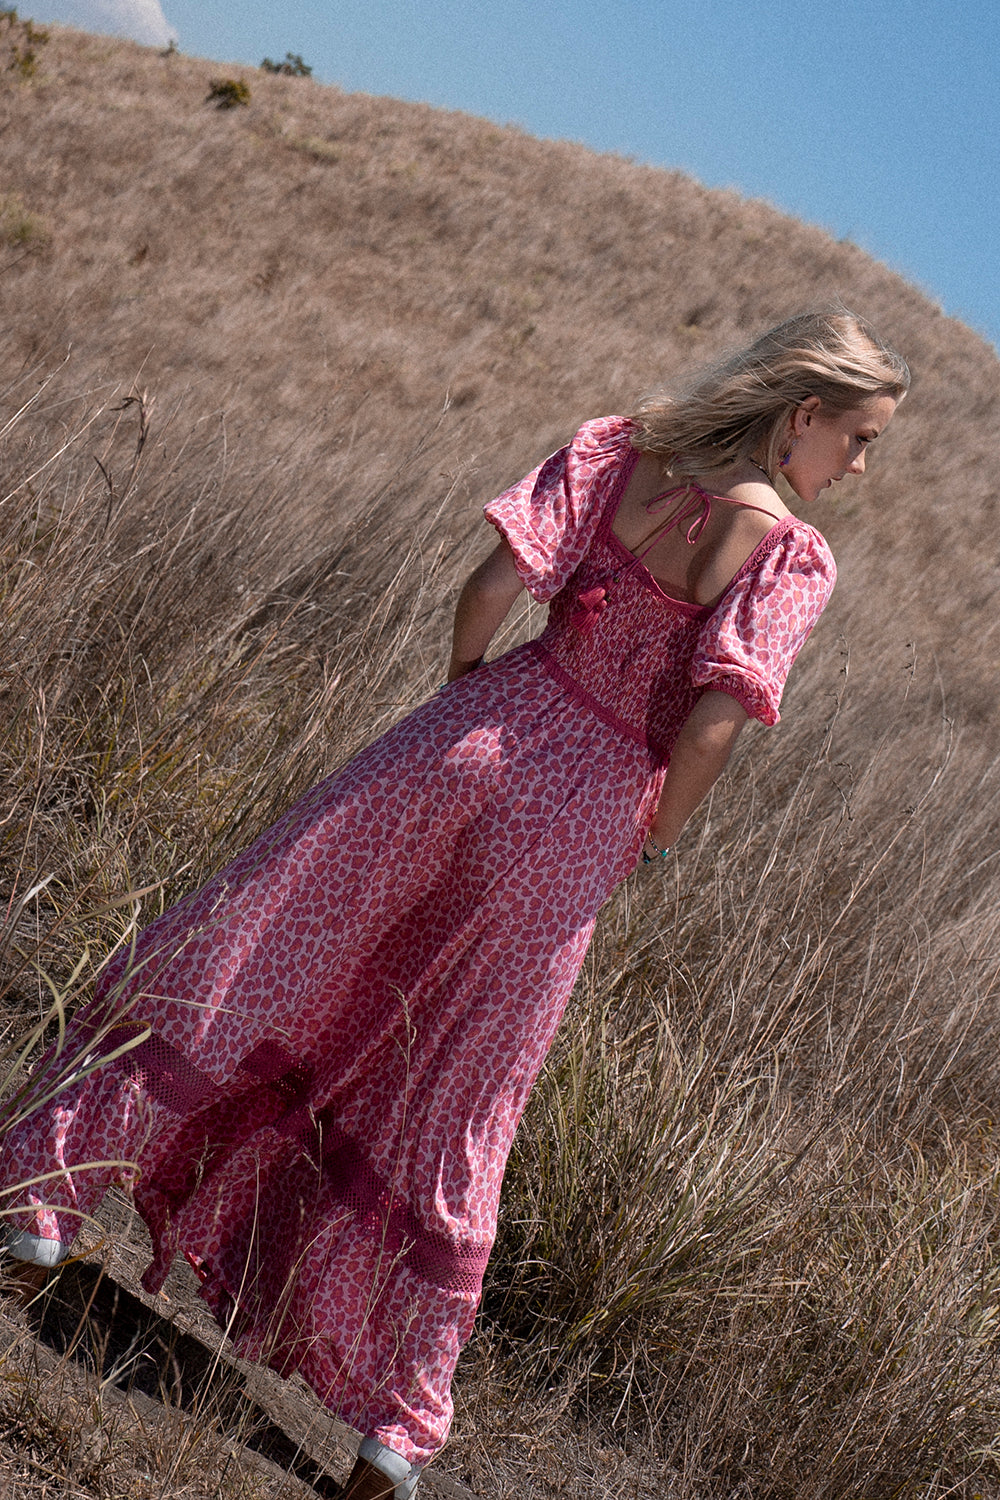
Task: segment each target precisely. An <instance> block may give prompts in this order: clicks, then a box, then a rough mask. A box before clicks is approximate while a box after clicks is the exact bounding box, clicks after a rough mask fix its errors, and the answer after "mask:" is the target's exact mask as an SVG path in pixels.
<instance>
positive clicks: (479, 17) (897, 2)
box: [21, 0, 1000, 345]
mask: <svg viewBox="0 0 1000 1500" xmlns="http://www.w3.org/2000/svg"><path fill="white" fill-rule="evenodd" d="M21 13H22V14H29V13H30V14H33V15H34V16H35V17H36V19H38V20H64V21H66V22H67V23H69V24H72V25H78V26H86V27H88V28H89V29H91V30H95V31H96V30H102V31H103V30H108V31H119V32H121V33H122V34H131V35H134V36H136V37H137V39H139V40H144V41H149V42H154V43H155V42H156V41H157V40H163V39H165V37H166V35H167V34H168V33H172V34H174V35H175V36H176V38H177V43H178V45H179V47H180V49H181V51H182V52H187V53H191V54H194V55H196V56H200V57H210V58H214V59H217V60H219V61H231V62H238V63H243V64H246V65H249V66H256V65H258V64H259V63H260V60H261V58H262V57H264V56H269V57H272V58H278V59H280V58H281V57H283V56H284V54H285V53H286V52H289V51H290V52H294V53H299V54H301V56H302V57H303V58H304V59H305V61H306V62H307V63H308V64H310V65H311V66H312V68H313V72H314V76H315V77H316V78H319V79H321V80H322V81H324V82H329V83H337V84H340V85H341V86H342V87H344V88H347V89H352V90H354V89H358V90H363V91H365V92H367V93H372V94H393V95H395V96H397V97H399V98H404V99H416V100H423V101H426V102H427V103H430V104H435V105H441V106H443V107H445V108H449V109H463V110H467V111H469V112H470V113H472V114H479V115H487V116H489V117H490V118H492V119H494V120H497V121H499V122H501V123H507V122H513V123H516V124H518V125H520V126H522V127H523V128H525V129H526V130H529V131H531V133H532V134H534V135H540V136H551V137H559V138H564V139H570V140H577V141H582V142H583V143H584V144H586V145H588V146H592V147H594V148H595V149H597V150H602V151H603V150H608V151H618V152H622V153H623V154H625V155H629V156H632V157H634V158H636V159H637V160H639V161H645V162H650V163H653V164H654V165H660V166H667V167H680V168H682V169H683V170H685V171H687V172H690V173H691V174H692V175H693V176H695V177H697V178H698V179H699V180H700V181H701V182H703V183H705V184H707V185H708V186H711V187H732V188H736V189H737V190H739V191H740V192H742V193H745V194H747V195H748V196H751V197H759V198H765V199H767V200H768V201H769V202H771V203H773V204H775V205H776V206H777V207H778V208H781V209H784V210H786V211H787V212H789V213H792V214H795V215H796V216H797V217H799V218H802V219H805V220H807V221H808V222H810V223H814V224H819V225H821V226H822V227H823V228H825V229H827V230H829V231H830V232H831V233H832V234H834V235H835V236H837V237H838V238H840V237H846V238H848V239H851V240H853V241H855V243H857V244H859V245H861V246H862V247H863V248H864V249H866V250H868V251H870V252H871V253H872V254H873V255H876V256H877V257H878V258H879V259H880V260H884V261H886V262H887V263H888V264H889V265H891V266H892V267H893V268H894V269H895V270H898V271H900V272H902V274H904V275H905V276H907V277H908V278H909V279H910V280H912V281H914V282H916V283H917V285H918V286H920V287H921V288H922V290H924V291H925V292H926V293H928V294H929V295H930V296H931V297H932V298H933V299H934V300H935V301H936V302H939V303H940V304H941V305H942V306H943V307H944V309H945V311H946V312H948V313H951V314H953V315H954V316H956V317H960V318H963V319H965V321H966V322H968V323H970V324H971V325H972V327H973V328H975V329H976V330H977V331H978V332H979V333H982V334H983V335H985V336H986V337H987V338H989V339H991V340H992V341H993V342H994V344H997V345H1000V264H998V261H1000V206H998V205H1000V192H998V190H997V188H996V187H995V177H996V174H997V171H998V162H1000V124H998V115H1000V5H998V4H997V0H967V3H965V4H963V5H958V4H957V3H956V0H882V3H880V4H876V3H875V0H826V3H819V4H815V3H814V4H806V3H798V4H792V3H790V0H604V3H600V4H599V3H597V0H493V3H492V4H491V5H488V6H480V5H475V4H471V5H470V4H469V0H285V3H283V4H282V5H281V7H280V9H279V7H277V6H275V5H273V4H264V3H262V0H240V3H239V4H236V3H233V0H230V3H228V4H221V3H218V4H215V3H211V0H38V3H36V4H35V5H34V6H32V5H31V4H30V3H22V5H21Z"/></svg>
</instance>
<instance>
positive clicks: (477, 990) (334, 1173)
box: [4, 418, 835, 1465]
mask: <svg viewBox="0 0 1000 1500" xmlns="http://www.w3.org/2000/svg"><path fill="white" fill-rule="evenodd" d="M629 432H630V428H629V424H628V423H627V422H626V421H625V420H623V419H620V418H605V419H600V420H597V421H592V422H588V423H587V424H586V425H585V426H584V427H582V428H581V429H580V431H579V432H578V433H577V434H576V437H575V438H574V439H573V441H572V443H570V444H569V445H568V446H567V447H566V448H564V449H562V450H561V451H560V452H558V453H556V454H555V455H553V457H551V458H550V459H548V460H547V461H546V462H545V463H544V464H542V465H541V466H540V468H539V469H537V470H535V471H534V472H533V473H532V474H530V475H528V477H527V478H526V479H524V480H522V481H521V483H520V484H517V485H515V486H514V487H513V488H512V489H510V490H508V491H507V492H506V493H505V494H503V495H501V496H500V497H499V498H498V499H497V500H494V501H493V502H492V503H491V504H490V505H488V506H487V507H486V515H487V517H488V519H489V520H490V521H491V522H492V524H493V525H494V526H495V527H496V528H497V529H498V530H499V531H500V532H501V533H502V534H503V535H504V536H505V537H506V538H507V539H508V541H509V543H510V545H511V547H512V548H513V551H514V555H515V558H516V562H517V568H518V572H519V574H520V577H521V579H522V581H523V582H524V584H525V585H526V586H527V588H528V589H529V590H530V592H531V593H532V594H533V595H534V596H535V598H537V599H540V600H546V601H550V610H549V618H548V624H547V626H546V628H545V631H544V633H543V634H542V635H541V637H540V638H539V639H538V640H537V641H532V642H529V643H528V644H527V645H524V646H521V647H518V648H517V649H515V650H513V651H510V652H509V653H508V654H506V655H505V656H502V657H500V658H499V659H498V660H495V661H493V662H491V663H489V664H488V665H486V666H484V667H481V668H479V669H478V670H477V671H475V672H473V673H471V674H469V675H468V676H466V677H464V678H462V679H461V680H460V681H459V682H457V683H454V684H452V685H451V686H450V687H448V688H446V689H444V690H442V691H440V692H438V693H437V694H436V695H435V696H434V697H433V698H432V699H431V700H430V701H429V702H428V703H425V704H424V705H423V706H422V707H421V708H419V709H417V710H416V712H414V713H412V714H411V715H410V716H409V717H408V718H406V719H405V720H403V721H402V722H401V723H400V724H399V725H397V726H396V727H395V728H394V729H392V730H390V731H389V732H388V733H387V734H385V735H384V736H383V737H382V738H381V739H379V740H378V741H377V742H376V743H375V744H373V745H371V746H370V747H369V748H368V749H367V750H365V751H363V752H362V753H361V754H360V755H358V756H356V757H355V759H354V760H352V761H351V762H350V763H349V764H348V765H347V766H345V767H344V768H343V769H342V770H340V771H338V772H337V773H336V774H334V775H333V776H331V777H330V778H329V779H328V780H326V781H324V782H322V783H320V784H319V785H318V786H316V787H315V788H314V789H313V790H312V791H310V792H309V793H307V794H306V796H304V797H303V798H302V799H301V800H300V801H299V802H298V803H296V805H295V806H293V807H292V808H291V810H290V811H289V812H288V813H287V814H286V815H285V816H284V817H283V818H282V819H281V820H280V822H278V823H277V824H276V825H275V826H274V827H273V828H271V829H270V830H269V831H268V832H267V833H265V834H264V835H263V836H262V837H261V838H259V839H258V840H257V842H256V843H255V844H253V845H252V846H251V847H250V848H249V849H247V850H246V851H245V852H244V853H243V854H242V855H240V856H239V858H237V859H236V860H235V861H234V862H233V863H232V864H231V865H230V866H229V867H228V868H227V869H225V870H223V871H222V872H221V873H220V874H218V875H216V876H215V877H214V878H213V879H212V880H210V881H209V883H208V884H207V885H205V886H204V887H203V888H202V889H201V890H199V891H197V892H196V893H194V894H193V895H191V896H190V897H188V898H186V899H185V900H184V901H182V902H181V903H180V904H179V905H178V906H176V907H174V908H173V909H172V910H170V911H168V912H166V913H165V914H164V915H163V916H162V917H160V918H159V919H158V920H157V921H155V922H154V923H152V925H151V926H150V927H148V928H147V929H146V930H145V932H144V933H143V934H142V936H141V938H140V939H139V941H138V943H137V945H136V947H135V949H134V951H133V952H132V953H131V954H124V955H122V956H120V957H119V959H118V960H117V961H116V963H115V965H114V966H113V967H112V969H111V971H110V973H109V974H108V975H107V976H106V979H105V981H104V984H103V986H102V991H101V994H99V995H98V996H97V998H96V1000H95V1001H94V1002H93V1005H92V1007H91V1010H93V1006H100V1005H101V1004H102V1002H103V1004H104V1005H105V1007H106V1005H107V1001H108V997H112V998H113V1000H114V1003H115V1004H116V1005H117V1004H118V1003H119V1000H120V1002H121V1003H122V1004H123V1005H124V1004H126V1003H127V1004H129V1005H130V1007H131V1008H130V1010H129V1021H128V1022H125V1023H123V1026H122V1027H121V1028H119V1029H118V1030H117V1031H114V1032H112V1034H111V1036H110V1037H109V1038H108V1039H106V1040H105V1041H104V1042H103V1043H101V1044H100V1045H101V1047H102V1048H103V1050H104V1051H111V1050H112V1048H113V1047H114V1046H115V1045H116V1043H120V1041H121V1039H122V1036H123V1035H125V1034H126V1033H127V1032H128V1031H129V1030H130V1029H132V1030H133V1031H134V1025H135V1023H136V1022H140V1023H143V1024H144V1025H149V1026H150V1027H151V1028H152V1032H151V1035H150V1037H149V1039H148V1040H147V1041H145V1042H143V1043H142V1045H140V1046H139V1047H138V1048H137V1049H136V1050H135V1051H132V1052H131V1053H129V1054H128V1055H127V1056H125V1057H123V1058H121V1059H120V1060H118V1061H112V1062H110V1063H108V1064H106V1065H104V1066H103V1067H101V1068H100V1069H99V1070H98V1071H97V1072H95V1073H93V1074H92V1075H91V1076H90V1077H89V1078H87V1079H86V1080H84V1081H83V1082H80V1083H77V1084H70V1085H69V1086H68V1087H67V1088H66V1089H65V1091H64V1092H63V1093H62V1094H61V1095H60V1096H59V1097H58V1098H57V1100H56V1103H55V1106H54V1107H53V1106H51V1105H50V1106H48V1107H47V1108H46V1109H44V1110H39V1111H38V1112H37V1113H36V1114H35V1115H34V1116H33V1117H31V1118H30V1119H29V1121H28V1122H27V1123H26V1124H25V1125H24V1126H23V1127H21V1129H20V1130H19V1131H18V1132H17V1133H16V1135H15V1137H14V1138H13V1139H12V1141H11V1143H10V1147H9V1148H8V1152H7V1157H6V1160H5V1163H4V1166H5V1176H6V1178H7V1179H8V1180H14V1181H23V1180H25V1179H26V1178H27V1177H29V1176H32V1175H34V1174H42V1173H50V1174H55V1175H54V1176H53V1177H52V1179H51V1180H50V1181H49V1182H47V1183H46V1184H45V1185H44V1187H36V1188H34V1189H32V1190H30V1191H27V1192H24V1193H22V1194H21V1195H20V1197H19V1198H18V1199H16V1200H14V1202H15V1203H17V1204H18V1205H20V1206H21V1207H22V1209H23V1210H24V1212H23V1214H22V1215H20V1216H19V1217H18V1219H17V1221H16V1222H17V1226H18V1227H19V1228H23V1229H27V1230H29V1231H31V1232H33V1233H37V1234H40V1235H42V1236H44V1237H47V1238H52V1239H63V1240H65V1241H68V1240H70V1239H72V1237H73V1235H74V1234H75V1232H76V1228H77V1225H78V1222H79V1217H78V1215H79V1213H80V1212H83V1213H89V1212H91V1211H92V1210H93V1209H94V1208H95V1207H96V1205H97V1203H98V1201H99V1200H100V1198H101V1196H102V1195H103V1193H104V1192H105V1190H106V1189H107V1187H108V1185H109V1183H110V1182H111V1181H113V1180H116V1179H117V1178H118V1177H120V1176H121V1171H120V1169H115V1168H113V1167H107V1166H105V1167H100V1166H97V1167H86V1168H83V1169H82V1170H71V1169H72V1168H73V1167H74V1166H75V1165H76V1164H82V1163H100V1162H102V1161H103V1162H107V1161H111V1162H114V1161H115V1160H119V1161H120V1160H122V1159H128V1160H129V1161H131V1162H134V1163H135V1166H136V1171H135V1172H134V1174H131V1175H130V1178H129V1180H130V1181H131V1182H132V1183H133V1186H134V1196H135V1201H136V1204H137V1206H138V1208H139V1210H140V1212H141V1213H142V1215H143V1217H144V1218H145V1219H146V1221H147V1223H148V1224H149V1227H150V1230H151V1232H152V1237H153V1244H154V1250H155V1255H154V1260H153V1263H152V1265H151V1266H150V1268H149V1270H148V1271H147V1273H146V1276H145V1284H146V1286H147V1287H148V1288H151V1289H152V1288H155V1287H157V1286H158V1285H159V1284H161V1283H162V1280H163V1277H164V1276H165V1274H166V1270H167V1267H168V1265H169V1262H170V1259H171V1257H172V1255H173V1254H174V1253H175V1252H176V1251H177V1250H178V1249H180V1250H183V1251H184V1252H185V1253H186V1254H187V1255H188V1257H189V1259H191V1261H192V1263H193V1264H195V1266H196V1267H197V1268H198V1269H199V1273H200V1275H201V1276H202V1278H203V1295H204V1296H205V1298H206V1299H207V1301H208V1303H209V1305H210V1306H211V1308H212V1309H213V1311H214V1312H215V1314H216V1316H217V1317H218V1318H219V1319H220V1321H222V1322H224V1323H225V1324H226V1325H227V1327H229V1328H230V1329H231V1332H232V1336H233V1338H234V1340H235V1342H236V1344H237V1347H238V1349H239V1351H240V1353H242V1354H244V1355H245V1356H247V1357H250V1358H258V1359H265V1360H267V1361H268V1362H269V1363H270V1364H272V1365H273V1366H274V1367H276V1368H277V1369H279V1370H282V1371H284V1372H285V1373H288V1372H290V1371H292V1370H294V1369H298V1370H299V1371H300V1372H301V1373H302V1375H303V1376H304V1377H305V1378H306V1379H307V1380H308V1381H309V1383H310V1384H311V1385H312V1386H313V1388H314V1389H315V1390H316V1392H317V1393H318V1395H319V1396H320V1398H321V1399H322V1400H323V1402H325V1403H326V1405H327V1406H328V1407H329V1408H331V1409H332V1410H333V1411H335V1412H337V1413H339V1414H340V1415H341V1416H342V1417H343V1418H344V1419H345V1420H346V1421H348V1422H349V1423H350V1424H351V1425H352V1426H354V1427H355V1428H357V1429H359V1430H360V1431H361V1432H362V1433H364V1434H366V1435H367V1436H371V1437H375V1438H377V1439H378V1440H379V1441H381V1442H383V1443H385V1444H387V1445H388V1446H389V1447H391V1448H393V1449H395V1450H396V1451H397V1452H399V1453H401V1454H402V1455H403V1456H404V1457H405V1458H407V1459H408V1460H409V1461H410V1462H411V1463H415V1464H418V1465H419V1464H423V1463H426V1462H427V1461H428V1459H429V1458H431V1457H432V1456H433V1455H434V1453H435V1452H437V1451H438V1450H439V1449H440V1447H441V1446H442V1444H443V1443H444V1441H445V1438H446V1436H447V1432H448V1426H449V1422H450V1419H451V1412H452V1407H451V1397H450V1393H449V1391H450V1384H451V1377H452V1374H453V1371H454V1367H455V1362H456V1359H457V1357H458V1354H459V1351H460V1349H461V1347H462V1345H463V1343H464V1342H465V1340H466V1339H467V1338H468V1337H469V1334H470V1332H471V1329H472V1324H473V1318H474V1314H475V1309H476V1306H477V1302H478V1299H479V1294H480V1288H481V1284H482V1277H483V1271H484V1268H485V1266H486V1260H487V1257H488V1255H489V1251H490V1248H491V1245H492V1242H493V1238H494V1234H495V1229H496V1216H497V1203H498V1198H499V1193H500V1183H501V1178H502V1175H503V1170H504V1165H505V1163H506V1159H507V1155H508V1152H509V1149H510V1145H511V1141H512V1138H513V1134H514V1130H515V1128H516V1126H517V1123H518V1120H519V1118H520V1116H521V1112H522V1110H523V1108H524V1105H525V1102H526V1100H527V1096H528V1093H529V1090H530V1088H531V1086H532V1083H533V1081H534V1079H535V1076H536V1074H537V1072H538V1069H539V1067H540V1066H541V1063H542V1061H543V1059H544V1057H545V1054H546V1051H547V1050H548V1047H549V1045H550V1043H551V1041H552V1036H553V1033H554V1031H555V1028H556V1026H557V1025H558V1022H559V1019H560V1017H561V1015H562V1012H563V1008H564V1006H565V1004H566V1000H567V998H568V996H569V993H570V990H571V988H572V986H573V982H574V979H575V977H576V975H577V972H578V970H579V967H580V964H581V962H582V960H583V957H584V953H585V951H586V948H587V944H588V942H589V940H590V936H591V932H592V929H593V925H594V921H595V918H596V915H597V912H598V909H599V908H600V906H601V904H602V903H603V902H604V901H605V899H606V898H607V896H608V895H609V894H610V892H611V891H612V890H613V889H614V887H615V886H616V885H617V884H618V883H619V882H620V881H622V880H623V879H624V878H625V876H626V875H628V874H629V872H630V871H631V870H632V869H633V867H634V865H635V863H636V860H637V858H638V855H639V851H640V848H641V845H642V841H643V835H644V832H645V829H646V827H647V826H648V823H649V820H650V819H651V817H652V814H653V811H654V808H655V805H656V800H657V797H658V795H659V791H660V787H661V784H662V779H663V773H664V768H665V766H666V763H667V761H668V760H669V757H670V751H671V747H672V745H673V742H674V740H675V738H676V736H677V733H678V731H679V730H680V728H681V725H682V724H683V723H684V721H685V719H686V718H687V716H688V714H689V713H690V711H691V708H692V706H693V705H694V703H695V702H696V700H697V698H698V697H699V695H700V694H701V692H702V690H703V689H705V688H709V687H710V688H714V689H717V690H720V691H722V692H726V693H729V694H731V695H732V696H733V697H735V698H737V699H738V700H739V702H740V703H741V704H743V706H744V707H745V708H746V709H747V712H748V713H749V714H751V715H752V716H754V717H755V718H757V719H759V720H761V721H762V722H764V723H766V724H773V723H774V722H776V720H777V718H778V703H779V700H780V697H781V691H782V687H783V685H784V681H785V677H786V675H787V672H788V669H789V667H790V666H791V663H792V661H793V660H794V658H795V655H796V653H797V651H798V650H799V647H800V646H801V645H802V642H803V641H804V639H805V637H806V635H807V634H808V632H809V630H810V629H811V627H812V626H813V624H814V623H815V621H816V619H817V618H818V616H819V614H820V611H821V610H822V608H823V606H824V604H825V603H826V600H827V598H828V596H829V593H830V590H831V588H832V586H833V580H834V577H835V572H834V566H833V559H832V557H831V556H830V553H829V551H828V549H827V546H826V544H825V542H824V541H823V539H822V537H821V536H820V535H819V533H818V532H816V531H815V530H814V529H813V528H812V527H810V526H807V525H805V524H804V523H802V522H800V521H798V520H796V519H794V518H788V519H785V520H782V521H779V522H777V523H776V524H775V525H774V526H773V527H772V529H771V530H770V531H769V532H768V534H767V536H766V537H765V538H764V540H763V541H762V542H761V543H760V545H759V546H758V548H757V549H756V551H755V552H754V553H753V555H752V557H750V558H749V560H748V561H747V563H746V564H745V565H744V567H743V568H741V570H740V572H739V573H738V574H737V575H736V577H735V579H734V580H733V582H732V584H731V585H730V587H729V590H728V592H727V593H726V595H725V597H724V598H723V600H722V601H721V603H720V604H718V605H717V606H716V607H715V608H703V607H699V606H697V605H693V604H689V603H682V602H679V601H677V600H673V599H671V598H669V597H668V596H667V595H666V594H664V592H663V591H662V590H661V589H660V588H659V586H658V585H657V584H656V583H655V581H654V580H653V578H652V576H651V575H650V574H649V573H648V572H647V571H646V569H645V568H644V567H643V566H642V565H641V564H639V563H636V561H635V559H634V558H633V557H632V556H631V554H630V553H628V552H627V551H626V550H625V549H624V547H623V546H622V544H621V543H620V542H619V541H618V540H617V538H616V537H615V536H614V534H613V532H612V530H611V522H612V520H613V518H614V514H615V510H616V508H617V504H618V501H619V498H620V496H621V494H622V491H623V489H624V486H625V484H626V483H627V480H628V478H629V475H630V474H631V471H632V468H633V466H634V463H635V461H636V454H635V452H634V451H633V449H632V448H631V445H630V442H629ZM581 595H584V596H586V600H585V603H584V605H583V606H581V602H580V596H581ZM595 599H596V601H597V603H596V604H595V602H594V601H595ZM76 1024H77V1026H78V1028H86V1027H87V1025H88V1024H92V1022H90V1021H89V1020H88V1015H87V1014H86V1013H85V1014H84V1015H83V1016H82V1017H81V1019H80V1020H79V1021H78V1022H77V1023H76ZM79 1034H81V1033H80V1032H78V1035H79ZM82 1034H84V1035H85V1034H86V1033H85V1032H83V1033H82ZM32 1209H33V1210H34V1211H30V1210H32Z"/></svg>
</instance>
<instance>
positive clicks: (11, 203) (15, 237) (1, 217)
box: [0, 194, 49, 250]
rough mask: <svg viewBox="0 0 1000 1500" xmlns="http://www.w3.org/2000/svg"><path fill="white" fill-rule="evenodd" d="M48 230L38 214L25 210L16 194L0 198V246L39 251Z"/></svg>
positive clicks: (45, 242)
mask: <svg viewBox="0 0 1000 1500" xmlns="http://www.w3.org/2000/svg"><path fill="white" fill-rule="evenodd" d="M48 241H49V228H48V225H47V224H46V222H45V220H44V219H43V218H42V216H41V215H40V214H35V213H32V212H31V210H30V209H27V208H25V206H24V204H23V203H22V202H21V200H20V198H18V197H17V196H16V194H10V195H8V196H5V197H0V245H14V246H19V247H25V248H31V249H36V250H37V249H41V247H42V246H43V245H45V244H47V243H48Z"/></svg>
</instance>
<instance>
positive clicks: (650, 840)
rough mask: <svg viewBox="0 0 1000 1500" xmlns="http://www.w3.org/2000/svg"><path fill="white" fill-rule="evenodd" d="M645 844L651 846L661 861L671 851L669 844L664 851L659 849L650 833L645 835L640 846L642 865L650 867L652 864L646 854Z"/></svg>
mask: <svg viewBox="0 0 1000 1500" xmlns="http://www.w3.org/2000/svg"><path fill="white" fill-rule="evenodd" d="M647 844H652V846H653V848H654V849H655V850H656V852H657V854H658V855H659V856H660V858H661V859H666V857H667V855H668V854H669V853H670V849H671V846H670V844H668V845H667V847H666V848H665V849H661V848H660V846H659V844H658V843H657V842H656V840H655V839H654V838H653V836H652V834H651V833H647V834H646V837H645V839H644V840H643V844H642V862H643V864H644V865H651V864H652V863H653V861H652V860H651V859H650V857H649V855H648V854H647V853H646V845H647Z"/></svg>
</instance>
